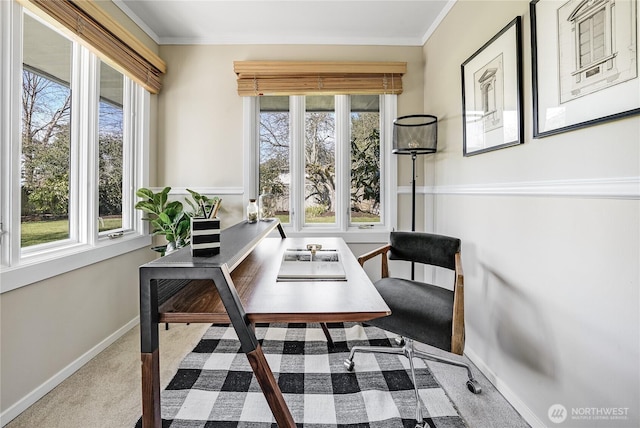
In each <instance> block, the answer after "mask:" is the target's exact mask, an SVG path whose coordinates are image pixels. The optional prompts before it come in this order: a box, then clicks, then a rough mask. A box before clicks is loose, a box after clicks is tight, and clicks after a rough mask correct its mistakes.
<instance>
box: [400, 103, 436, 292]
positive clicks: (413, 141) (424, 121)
mask: <svg viewBox="0 0 640 428" xmlns="http://www.w3.org/2000/svg"><path fill="white" fill-rule="evenodd" d="M437 145H438V118H437V117H435V116H431V115H427V114H414V115H411V116H401V117H399V118H397V119H396V120H394V121H393V149H392V150H391V153H394V154H398V155H411V164H412V168H411V231H415V230H416V157H417V156H418V155H424V154H429V153H435V152H436V149H437ZM414 271H415V266H414V264H413V263H411V279H412V280H413V279H414Z"/></svg>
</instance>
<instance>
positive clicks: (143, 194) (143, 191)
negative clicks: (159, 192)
mask: <svg viewBox="0 0 640 428" xmlns="http://www.w3.org/2000/svg"><path fill="white" fill-rule="evenodd" d="M136 196H137V197H139V198H146V199H150V200H153V192H152V191H151V190H149V189H147V188H145V187H141V188H139V189H138V191H137V192H136Z"/></svg>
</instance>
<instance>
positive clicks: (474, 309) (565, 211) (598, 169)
mask: <svg viewBox="0 0 640 428" xmlns="http://www.w3.org/2000/svg"><path fill="white" fill-rule="evenodd" d="M517 15H521V16H522V17H523V47H524V112H525V144H524V145H521V146H517V147H511V148H506V149H502V150H499V151H494V152H489V153H486V154H481V155H477V156H472V157H468V158H464V157H463V156H462V117H461V110H462V106H461V82H460V65H461V64H462V63H463V62H464V61H465V60H466V59H467V58H468V57H469V56H471V55H472V54H473V53H474V52H475V51H476V50H477V49H479V48H480V47H481V46H482V45H483V44H484V43H485V42H486V41H488V40H489V39H490V38H491V37H493V36H494V35H495V34H496V33H497V32H498V31H499V30H500V29H501V28H503V27H504V26H505V25H506V24H507V23H509V22H510V21H511V20H512V19H513V18H514V17H515V16H517ZM423 52H424V56H425V59H426V67H425V97H424V98H425V107H424V111H425V112H428V113H430V114H434V115H436V116H438V118H439V128H440V129H439V141H438V144H439V152H438V153H437V154H436V155H435V156H433V157H431V158H425V162H426V165H425V166H426V170H427V171H430V174H431V180H430V181H429V182H428V184H429V185H430V186H433V187H429V188H430V189H433V194H434V196H433V203H432V204H431V203H428V204H427V210H426V212H427V214H426V215H427V217H429V216H432V217H433V219H434V222H435V226H434V227H435V230H436V231H437V232H439V233H444V234H450V235H453V236H458V237H460V238H461V239H462V241H463V264H464V269H465V289H466V293H465V303H466V326H467V348H466V352H467V354H468V355H469V357H470V358H472V360H473V361H474V362H476V364H478V365H479V366H480V367H481V368H482V369H483V371H485V373H486V374H487V375H488V376H489V377H491V378H492V379H493V381H494V382H495V383H496V385H497V386H498V387H499V388H500V389H501V390H502V391H503V393H504V394H505V395H506V396H507V398H509V399H510V400H511V402H512V404H514V406H515V407H516V408H517V409H518V410H519V411H520V412H521V413H522V414H523V415H524V416H525V417H526V418H527V419H528V420H529V422H530V423H531V424H532V425H534V426H555V424H554V423H552V422H551V421H550V419H549V418H548V416H547V412H548V410H549V407H550V406H551V405H553V404H562V405H564V406H565V407H566V408H567V410H568V412H570V413H571V412H572V410H573V409H575V410H577V411H580V410H582V411H584V410H583V409H584V408H598V409H600V408H605V410H606V408H612V407H615V408H627V407H628V408H629V410H628V414H627V417H626V419H623V420H616V421H614V420H605V421H603V420H575V419H572V418H571V415H570V416H569V418H568V419H567V420H566V421H565V422H564V423H563V424H562V425H561V426H566V427H604V426H607V427H614V428H615V427H632V426H633V427H637V426H638V425H639V423H640V419H639V413H638V412H639V403H640V370H639V365H640V351H639V336H640V333H639V326H640V320H639V312H640V311H639V308H640V296H639V292H638V288H639V285H640V271H639V268H638V265H639V260H640V250H639V242H640V229H639V227H640V226H639V225H640V204H639V203H638V196H639V194H640V190H639V183H640V180H639V177H640V144H639V142H640V119H639V118H638V117H637V116H636V117H634V118H628V119H624V120H620V121H616V122H612V123H608V124H602V125H599V126H594V127H589V128H586V129H582V130H578V131H573V132H568V133H563V134H560V135H558V136H553V137H547V138H543V139H533V138H532V107H531V105H532V100H531V73H530V69H531V61H530V55H531V49H530V26H529V2H528V1H525V0H518V1H515V0H513V1H509V2H504V1H496V2H489V1H460V0H459V1H458V2H457V3H456V5H455V6H454V7H453V9H452V10H451V12H450V13H449V14H448V16H447V17H446V18H445V20H444V21H443V23H442V24H441V25H440V27H439V28H438V29H437V30H436V32H435V33H434V34H433V36H432V37H431V38H430V39H429V40H428V41H427V43H426V44H425V46H424V51H423ZM628 194H630V195H631V196H630V197H627V196H626V195H628Z"/></svg>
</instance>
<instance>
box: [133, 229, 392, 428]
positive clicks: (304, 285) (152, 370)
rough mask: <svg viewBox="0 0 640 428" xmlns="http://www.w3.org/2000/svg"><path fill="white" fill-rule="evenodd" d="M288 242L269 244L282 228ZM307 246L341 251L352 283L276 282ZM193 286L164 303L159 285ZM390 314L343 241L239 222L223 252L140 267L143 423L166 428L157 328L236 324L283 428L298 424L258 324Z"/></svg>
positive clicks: (177, 256)
mask: <svg viewBox="0 0 640 428" xmlns="http://www.w3.org/2000/svg"><path fill="white" fill-rule="evenodd" d="M276 228H277V229H278V230H279V231H280V236H281V238H266V236H267V235H268V234H269V233H271V232H272V231H274V230H275V229H276ZM307 243H319V244H322V245H323V247H324V248H336V249H338V250H340V253H341V254H342V261H343V264H344V268H345V272H346V275H347V281H318V282H312V281H310V282H276V276H277V272H278V268H279V266H280V260H281V259H282V253H283V251H284V250H285V249H286V248H297V247H299V246H300V245H304V244H307ZM163 279H189V280H192V281H191V282H189V283H188V285H186V286H184V287H183V288H181V289H180V290H178V291H177V292H175V293H174V294H173V295H172V296H170V297H169V298H168V299H165V301H164V302H162V303H161V304H159V302H158V280H163ZM388 314H390V310H389V307H388V306H387V305H386V303H385V302H384V300H382V298H381V297H380V295H379V294H378V292H377V290H376V289H375V288H374V287H373V284H372V283H371V281H370V280H369V278H368V277H367V275H366V274H365V272H364V271H363V270H362V268H361V267H360V265H359V264H358V262H357V260H356V259H355V257H354V256H353V254H352V253H351V251H350V250H349V248H348V247H347V245H346V244H345V243H344V241H343V240H342V239H337V238H285V237H284V232H283V231H282V228H281V226H280V224H279V223H278V222H277V221H274V222H271V223H268V222H258V223H257V224H247V223H239V224H237V225H235V226H233V227H231V228H229V229H226V230H223V231H222V234H221V252H220V254H219V255H217V256H214V257H210V258H192V257H191V254H190V248H183V249H181V250H179V251H178V252H176V253H173V254H170V255H168V256H165V257H162V258H160V259H158V260H155V261H153V262H151V263H147V264H145V265H143V266H141V267H140V340H141V352H142V355H141V359H142V424H143V427H145V428H147V427H154V428H156V427H160V426H161V417H160V375H159V373H160V370H159V354H158V346H159V343H158V323H160V322H204V323H227V322H230V323H231V324H232V325H233V327H234V329H235V330H236V333H237V335H238V338H239V339H240V343H241V346H242V351H243V352H244V353H245V354H246V355H247V358H248V360H249V363H250V364H251V367H252V369H253V372H254V374H255V375H256V379H257V380H258V383H259V384H260V387H261V388H262V391H263V393H264V395H265V398H266V399H267V402H268V404H269V407H270V408H271V411H272V413H273V415H274V417H275V419H276V422H277V423H278V425H279V426H280V427H294V426H295V424H294V422H293V418H292V417H291V413H290V411H289V408H288V407H287V404H286V403H285V401H284V399H283V397H282V392H281V391H280V388H279V386H278V384H277V382H276V381H275V378H274V376H273V373H272V372H271V368H270V367H269V365H268V364H267V361H266V359H265V357H264V354H263V353H262V349H261V348H260V345H259V343H258V340H257V338H256V336H255V333H254V328H253V324H255V323H257V322H342V321H368V320H371V319H374V318H378V317H382V316H385V315H388Z"/></svg>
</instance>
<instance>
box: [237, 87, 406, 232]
mask: <svg viewBox="0 0 640 428" xmlns="http://www.w3.org/2000/svg"><path fill="white" fill-rule="evenodd" d="M395 101H396V97H395V96H394V95H387V96H383V95H337V96H326V95H317V96H290V97H288V96H262V97H247V98H246V99H245V102H246V103H249V104H251V105H253V104H255V108H254V107H250V108H249V111H254V112H256V116H257V117H256V118H254V119H251V118H247V120H246V121H247V123H248V124H251V123H255V126H256V128H257V133H256V134H257V137H256V141H255V143H254V144H251V143H250V145H251V146H252V147H253V148H252V149H250V150H251V152H253V153H255V163H257V165H258V168H257V170H258V173H257V176H256V177H255V180H256V182H257V184H256V185H255V186H251V185H250V186H249V187H248V188H247V192H248V197H251V195H252V194H256V195H257V194H259V193H261V192H265V191H266V192H268V193H272V194H273V195H274V196H275V197H276V215H277V216H278V217H279V219H280V221H281V222H282V223H283V224H285V226H286V227H287V228H288V230H289V232H290V233H291V232H293V233H295V232H298V231H302V230H304V231H305V232H307V233H308V232H314V231H315V232H317V233H323V232H330V233H335V232H336V231H339V232H349V231H353V232H356V233H357V231H362V230H364V229H380V230H388V229H390V228H391V227H393V222H394V220H393V219H394V216H393V213H392V210H391V208H390V207H391V206H392V204H391V203H390V200H391V197H392V195H390V194H389V192H385V191H384V190H385V189H389V188H390V185H389V184H390V180H391V176H392V173H391V171H390V170H391V169H392V168H391V161H390V158H389V156H390V155H388V153H390V149H389V147H388V146H389V143H390V142H389V141H388V140H389V138H388V136H386V132H385V131H387V130H389V129H391V126H392V118H393V117H395ZM385 105H386V108H385V107H384V106H385ZM249 126H250V125H249ZM248 134H249V135H252V133H251V132H248ZM385 147H386V149H385ZM252 169H255V166H254V167H249V170H252ZM252 180H253V179H252V178H251V177H250V178H249V181H250V184H251V182H252ZM385 184H386V186H385Z"/></svg>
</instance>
